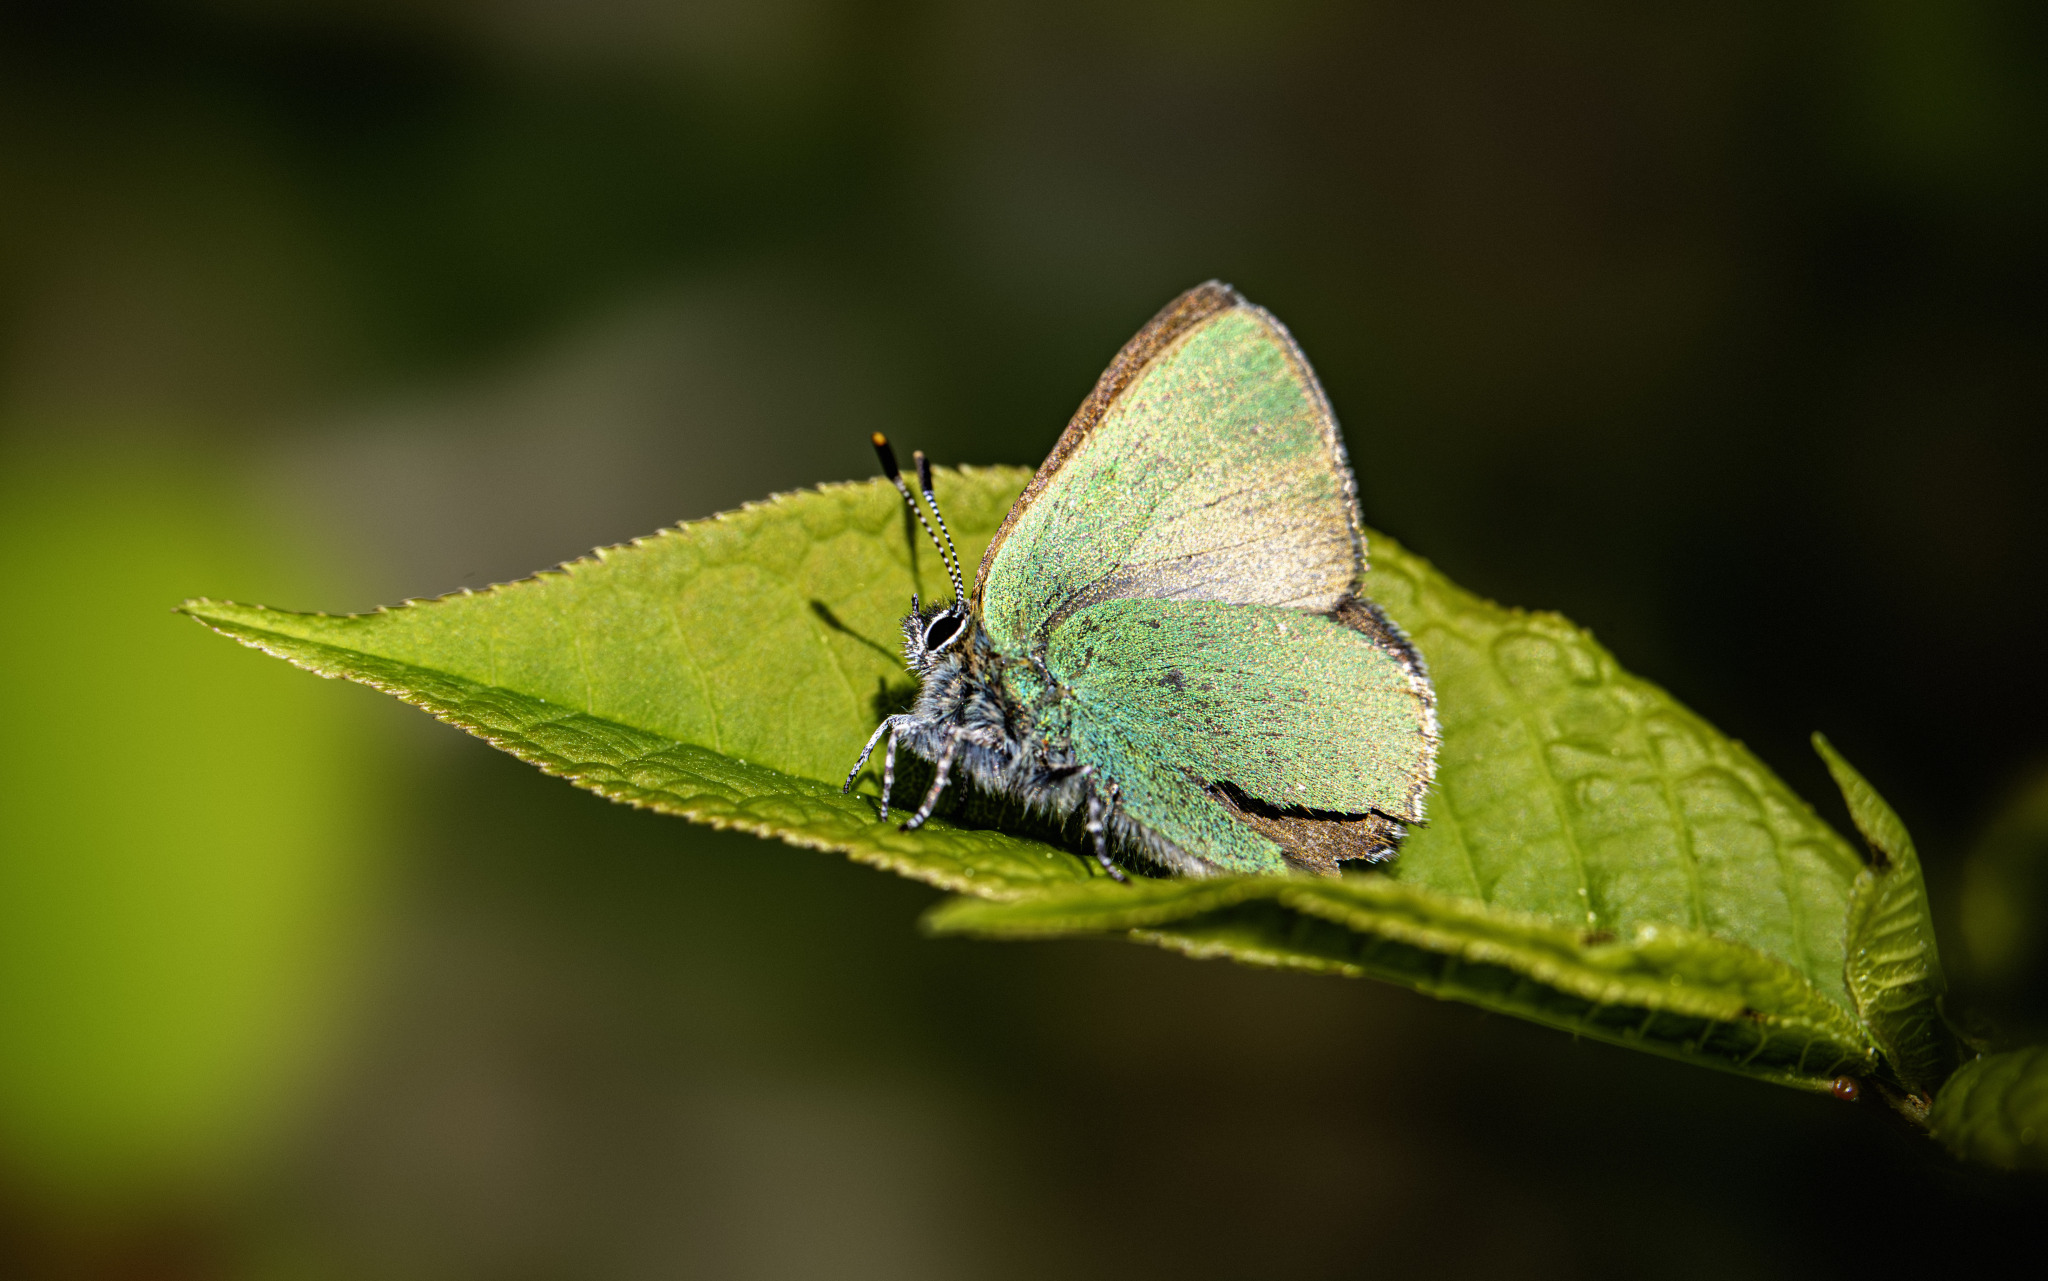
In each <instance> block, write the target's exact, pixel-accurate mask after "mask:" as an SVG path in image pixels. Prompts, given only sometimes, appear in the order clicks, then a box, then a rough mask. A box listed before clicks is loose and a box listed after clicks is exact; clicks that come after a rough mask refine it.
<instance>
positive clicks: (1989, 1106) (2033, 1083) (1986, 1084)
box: [1928, 1045, 2048, 1170]
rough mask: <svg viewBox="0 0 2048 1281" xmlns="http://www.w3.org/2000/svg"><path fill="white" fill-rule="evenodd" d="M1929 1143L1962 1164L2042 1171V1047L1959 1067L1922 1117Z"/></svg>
mask: <svg viewBox="0 0 2048 1281" xmlns="http://www.w3.org/2000/svg"><path fill="white" fill-rule="evenodd" d="M1928 1125H1929V1127H1930V1128H1931V1129H1932V1130H1933V1131H1934V1137H1935V1138H1937V1139H1940V1140H1941V1141H1942V1143H1944V1144H1945V1145H1947V1147H1948V1149H1949V1151H1951V1152H1954V1153H1955V1154H1956V1155H1957V1156H1959V1157H1961V1158H1963V1159H1964V1160H1966V1161H1975V1162H1977V1163H1979V1164H1981V1165H1991V1166H1997V1167H1999V1168H2001V1169H2006V1170H2048V1046H2044V1045H2036V1046H2030V1047H2028V1048H2026V1049H2023V1050H2012V1051H2009V1052H2007V1053H2004V1054H1991V1055H1986V1056H1985V1057H1984V1058H1981V1059H1976V1060H1973V1061H1971V1062H1969V1063H1965V1064H1964V1065H1963V1066H1962V1067H1960V1068H1957V1069H1956V1072H1955V1075H1953V1076H1951V1077H1950V1078H1949V1079H1948V1082H1947V1083H1946V1084H1945V1085H1943V1086H1942V1088H1941V1093H1940V1095H1939V1096H1937V1097H1936V1098H1935V1100H1934V1111H1933V1113H1932V1114H1931V1115H1930V1116H1929V1117H1928Z"/></svg>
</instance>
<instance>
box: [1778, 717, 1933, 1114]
mask: <svg viewBox="0 0 2048 1281" xmlns="http://www.w3.org/2000/svg"><path fill="white" fill-rule="evenodd" d="M1813 746H1814V750H1815V751H1817V752H1819V753H1820V755H1821V759H1822V760H1824V761H1826V762H1827V766H1828V772H1829V773H1830V774H1832V775H1834V779H1835V785H1836V786H1837V787H1839V788H1841V789H1842V799H1843V800H1844V801H1845V802H1847V803H1848V806H1849V817H1850V818H1851V819H1853V820H1854V821H1855V823H1856V827H1857V829H1858V830H1859V831H1861V832H1862V833H1863V837H1864V839H1865V840H1867V841H1869V842H1870V849H1871V862H1870V866H1869V867H1866V868H1865V869H1863V871H1862V872H1861V873H1859V874H1858V875H1857V877H1856V887H1855V890H1854V892H1853V894H1852V895H1851V897H1850V900H1849V930H1848V958H1847V966H1848V969H1847V973H1848V980H1849V993H1850V995H1851V996H1852V997H1854V999H1855V1001H1856V1008H1857V1010H1858V1011H1859V1012H1860V1013H1861V1014H1862V1016H1863V1022H1864V1024H1865V1025H1866V1026H1867V1027H1868V1028H1869V1029H1870V1033H1871V1035H1872V1036H1873V1037H1874V1038H1875V1039H1876V1041H1877V1043H1878V1046H1879V1047H1880V1048H1881V1049H1882V1050H1883V1051H1884V1056H1885V1061H1886V1062H1887V1063H1889V1064H1890V1065H1891V1068H1892V1070H1893V1071H1894V1072H1895V1073H1897V1074H1898V1077H1899V1080H1900V1081H1901V1082H1902V1083H1903V1084H1904V1085H1905V1086H1906V1088H1907V1089H1908V1090H1910V1091H1911V1092H1912V1093H1913V1094H1915V1095H1917V1096H1919V1100H1920V1101H1919V1102H1918V1103H1917V1104H1916V1105H1915V1106H1914V1107H1912V1108H1909V1109H1908V1115H1916V1114H1917V1113H1918V1112H1919V1111H1921V1110H1924V1106H1925V1100H1927V1099H1928V1098H1930V1097H1931V1096H1932V1095H1933V1093H1934V1091H1935V1090H1936V1089H1938V1088H1939V1087H1940V1085H1941V1083H1942V1081H1943V1079H1944V1078H1946V1077H1947V1076H1948V1074H1949V1072H1950V1071H1951V1070H1952V1069H1953V1068H1954V1067H1955V1061H1956V1052H1957V1047H1956V1042H1955V1038H1954V1037H1953V1036H1951V1035H1950V1033H1949V1030H1948V1024H1947V1022H1946V1021H1945V1020H1944V1019H1943V1018H1942V1014H1941V999H1942V996H1943V995H1944V994H1945V993H1946V992H1947V990H1948V982H1947V980H1946V979H1945V978H1944V977H1943V975H1942V971H1941V957H1940V955H1939V953H1938V952H1937V951H1936V950H1935V943H1934V920H1933V917H1932V916H1931V915H1929V913H1928V910H1927V886H1926V883H1925V881H1923V880H1922V878H1921V875H1920V856H1919V854H1918V852H1916V851H1915V850H1914V848H1913V838H1912V837H1911V836H1909V835H1908V834H1907V832H1906V825H1905V824H1904V823H1902V822H1900V821H1899V816H1898V814H1897V813H1896V812H1894V811H1893V809H1892V807H1891V806H1890V805H1888V804H1886V803H1885V800H1884V798H1883V797H1882V796H1879V795H1878V794H1877V789H1876V788H1873V787H1872V786H1871V785H1870V784H1869V783H1868V782H1867V781H1865V779H1864V777H1863V776H1862V775H1861V774H1859V773H1857V772H1856V770H1855V768H1854V767H1853V766H1851V765H1850V764H1849V762H1848V761H1846V760H1844V759H1843V757H1842V754H1841V753H1840V752H1838V751H1836V750H1835V749H1834V746H1833V745H1832V744H1831V743H1829V742H1828V740H1827V739H1826V738H1824V737H1822V736H1821V735H1819V734H1815V735H1814V736H1813Z"/></svg>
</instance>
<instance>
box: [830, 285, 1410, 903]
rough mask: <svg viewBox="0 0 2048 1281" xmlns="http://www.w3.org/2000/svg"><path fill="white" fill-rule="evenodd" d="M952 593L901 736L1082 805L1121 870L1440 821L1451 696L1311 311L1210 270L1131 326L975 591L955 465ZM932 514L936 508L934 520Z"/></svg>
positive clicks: (896, 477) (919, 467)
mask: <svg viewBox="0 0 2048 1281" xmlns="http://www.w3.org/2000/svg"><path fill="white" fill-rule="evenodd" d="M874 445H875V449H876V453H877V454H878V455H879V456H880V458H881V462H882V470H883V472H884V473H885V474H886V475H887V476H888V478H889V479H890V480H891V481H892V482H894V483H895V485H896V488H897V491H898V492H899V493H901V494H902V496H903V501H904V502H905V503H906V504H908V505H909V507H910V510H911V512H912V513H913V514H914V515H915V516H916V517H917V520H918V523H919V524H920V525H922V526H923V527H924V530H925V533H926V534H927V536H929V537H930V538H931V541H932V543H933V545H934V546H935V547H937V548H938V552H939V558H940V560H941V561H942V562H944V564H945V567H946V571H947V574H948V575H949V577H950V578H951V580H952V587H953V599H952V600H951V601H947V602H944V603H932V604H927V605H921V604H920V603H919V602H918V599H917V598H916V597H915V596H912V598H911V602H910V613H909V614H908V615H907V616H905V618H904V619H903V653H904V659H905V661H906V663H907V664H908V665H909V668H910V670H911V671H912V672H913V673H915V674H916V675H917V677H918V679H919V682H920V688H919V691H918V694H917V699H916V702H915V704H914V705H913V706H912V707H911V709H910V710H909V711H907V712H903V713H901V714H899V715H894V716H890V717H888V718H887V719H885V720H884V721H883V722H882V724H881V725H880V726H879V727H878V728H877V729H876V730H875V732H874V734H873V736H872V737H870V738H869V739H868V743H867V746H866V748H865V749H863V750H862V752H861V754H860V759H859V760H858V761H856V762H855V763H854V767H853V770H852V771H851V772H850V773H849V774H848V775H847V779H846V785H845V787H843V788H842V789H841V791H842V792H843V791H846V790H848V789H850V788H851V787H852V786H853V782H854V780H855V779H856V778H857V777H859V775H860V772H861V770H862V769H863V768H864V767H865V766H866V765H867V762H868V759H869V757H870V756H872V755H873V753H874V750H875V747H876V745H877V744H878V743H880V742H881V741H882V740H883V739H884V738H886V739H887V740H888V745H887V748H886V750H885V751H884V753H883V758H882V759H883V764H882V805H881V815H882V817H883V818H885V819H886V818H887V817H888V814H889V798H890V794H891V792H892V791H893V789H894V786H895V772H896V752H897V749H898V748H899V746H900V747H902V748H905V749H908V750H909V751H910V752H912V753H914V754H916V755H917V756H920V757H923V758H924V759H926V760H928V761H930V762H932V764H933V766H934V770H935V773H934V775H933V778H932V782H931V786H930V788H929V790H928V791H927V792H926V794H925V797H924V801H923V803H922V804H921V805H919V806H918V808H917V810H916V811H915V812H914V813H913V814H912V815H911V816H910V818H909V819H908V821H906V822H905V823H903V825H902V826H903V829H904V830H906V831H908V830H911V829H914V828H917V827H919V826H921V825H923V823H924V822H925V821H926V820H927V819H928V818H930V816H931V814H932V811H933V808H934V807H935V806H936V805H937V804H938V802H939V798H940V796H941V794H942V793H943V792H944V791H945V789H946V786H947V784H948V781H949V780H950V779H952V778H953V777H954V776H955V775H956V774H961V773H964V774H966V775H967V776H969V777H970V778H972V779H973V781H974V782H975V784H976V785H978V786H979V787H981V788H982V789H984V790H986V791H989V792H993V793H997V794H1000V795H1004V796H1008V797H1013V798H1016V799H1017V800H1020V801H1021V802H1023V803H1024V804H1025V805H1026V806H1027V807H1028V808H1031V809H1034V810H1039V811H1046V812H1049V813H1050V814H1052V815H1053V816H1055V817H1057V818H1059V819H1062V820H1065V819H1069V818H1071V816H1072V815H1074V814H1075V813H1076V812H1079V813H1081V814H1083V815H1084V816H1085V831H1086V833H1087V841H1088V843H1089V844H1090V846H1091V847H1092V852H1093V853H1094V855H1095V858H1096V860H1097V861H1098V862H1099V863H1100V864H1101V866H1102V868H1103V870H1104V871H1105V872H1107V873H1108V874H1109V875H1111V876H1114V877H1116V878H1117V879H1118V880H1123V879H1125V877H1124V875H1123V873H1122V871H1121V870H1119V863H1120V862H1123V863H1130V864H1132V865H1134V866H1135V865H1137V864H1139V863H1142V864H1146V865H1149V867H1150V869H1152V870H1155V871H1159V872H1165V873H1169V874H1172V873H1178V874H1182V875H1190V876H1206V875H1218V874H1230V873H1243V874H1262V873H1285V872H1289V871H1300V872H1310V873H1317V874H1321V875H1335V874H1336V873H1337V870H1338V864H1339V863H1340V862H1345V861H1351V860H1362V861H1364V862H1366V863H1378V862H1383V861H1385V860H1387V859H1389V858H1392V857H1393V856H1394V854H1395V853H1396V851H1397V850H1398V849H1399V846H1400V843H1401V839H1402V837H1403V835H1404V834H1405V833H1406V830H1407V825H1409V824H1413V823H1420V822H1422V821H1423V818H1424V800H1425V796H1426V794H1427V793H1428V791H1429V787H1430V781H1431V779H1432V778H1433V776H1434V774H1435V770H1436V756H1437V743H1438V738H1439V733H1438V727H1437V716H1436V694H1435V691H1434V689H1433V688H1432V686H1431V685H1430V681H1429V673H1428V670H1427V669H1426V667H1425V666H1424V664H1423V660H1422V657H1421V655H1420V654H1418V653H1417V652H1416V649H1415V647H1414V645H1412V644H1410V643H1409V641H1408V638H1407V637H1406V635H1404V634H1403V633H1402V631H1401V629H1400V628H1399V627H1398V626H1396V625H1395V624H1394V622H1393V620H1391V619H1389V618H1388V617H1387V616H1386V614H1385V613H1384V612H1382V611H1381V610H1380V609H1379V608H1378V607H1377V606H1376V605H1374V604H1373V603H1372V602H1371V601H1369V600H1367V599H1366V598H1365V596H1364V594H1363V587H1364V574H1365V567H1366V540H1365V532H1364V529H1363V527H1362V525H1361V523H1360V520H1359V514H1358V497H1357V484H1356V482H1355V480H1354V479H1353V477H1352V474H1351V468H1350V465H1349V463H1348V461H1347V460H1346V458H1345V454H1344V444H1343V440H1342V438H1341V437H1340V436H1339V434H1338V430H1337V421H1336V418H1335V416H1334V415H1333V414H1332V413H1331V411H1330V406H1329V401H1328V400H1327V398H1326V397H1325V396H1324V395H1323V390H1322V387H1321V386H1320V385H1319V384H1318V383H1317V381H1316V377H1315V374H1314V372H1313V371H1312V370H1311V369H1310V368H1309V364H1308V361H1307V359H1306V358H1305V357H1303V355H1302V354H1301V351H1300V349H1299V348H1298V347H1297V346H1296V345H1295V343H1294V340H1293V338H1292V337H1291V336H1290V335H1289V334H1288V332H1287V330H1286V329H1285V328H1284V327H1283V326H1282V325H1281V324H1280V322H1279V321H1278V320H1276V319H1274V318H1273V317H1272V316H1271V315H1270V314H1269V313H1267V312H1266V311H1265V310H1263V309H1262V308H1259V307H1256V306H1253V305H1252V304H1251V303H1249V302H1247V301H1245V299H1244V298H1243V297H1242V296H1241V295H1239V294H1238V292H1237V291H1236V290H1234V289H1232V288H1231V287H1230V286H1228V285H1225V284H1222V283H1221V282H1218V281H1210V282H1209V283H1207V284H1203V285H1199V286H1197V287H1195V288H1194V289H1191V290H1189V291H1188V292H1186V293H1184V294H1182V295H1181V296H1180V297H1178V298H1176V299H1174V300H1173V301H1172V302H1171V303H1169V304H1167V306H1166V308H1165V309H1164V310H1163V311H1161V312H1160V313H1159V314H1158V315H1157V316H1155V317H1154V318H1153V319H1152V321H1151V323H1150V324H1148V325H1146V326H1145V327H1144V329H1142V330H1140V331H1139V333H1138V335H1137V336H1136V337H1134V338H1132V339H1131V340H1130V342H1129V343H1127V344H1125V346H1124V348H1123V350H1122V351H1121V352H1119V353H1118V354H1117V357H1116V359H1115V360H1114V361H1112V362H1111V363H1110V366H1109V368H1108V370H1106V371H1105V372H1104V373H1103V375H1102V377H1101V379H1100V380H1099V381H1098V382H1097V383H1096V385H1095V390H1094V392H1093V393H1092V394H1091V395H1090V396H1089V397H1088V399H1087V400H1086V401H1084V402H1083V403H1082V405H1081V408H1080V409H1079V411H1077V412H1076V413H1075V414H1074V417H1073V419H1072V421H1071V422H1069V423H1068V425H1067V429H1066V432H1065V433H1064V434H1063V435H1061V437H1060V438H1059V441H1058V443H1057V444H1055V445H1054V446H1053V451H1052V454H1051V456H1050V457H1048V458H1047V459H1046V460H1045V463H1044V465H1043V466H1041V467H1040V468H1039V469H1038V473H1037V474H1036V475H1035V476H1033V477H1032V479H1031V483H1030V484H1029V485H1027V486H1026V487H1025V489H1024V492H1023V493H1022V494H1021V495H1020V496H1019V497H1018V498H1017V501H1016V503H1015V505H1014V506H1012V507H1011V508H1010V511H1009V515H1008V516H1007V517H1005V518H1004V520H1003V523H1002V526H1001V527H1000V528H999V529H998V530H997V531H996V535H995V539H994V541H993V542H991V543H990V544H989V548H988V552H987V554H986V555H984V556H983V557H982V558H981V565H980V568H979V570H978V571H977V572H976V574H975V577H974V590H973V592H972V593H969V592H968V590H967V587H966V584H965V582H964V579H963V575H962V572H961V566H960V558H959V553H958V551H957V550H956V549H955V547H954V544H953V538H952V532H951V530H949V529H948V528H947V526H946V523H945V517H944V516H943V515H942V514H941V513H940V511H939V505H938V498H937V495H936V494H935V493H934V491H933V488H932V476H931V465H930V463H929V461H928V460H927V459H926V458H925V456H924V454H923V452H922V451H920V452H918V453H917V454H916V455H915V458H914V463H915V468H916V475H917V481H918V486H919V490H920V492H921V493H922V495H923V498H924V500H925V508H920V507H919V505H918V503H917V500H916V498H915V497H913V496H912V493H911V490H910V487H909V485H908V484H907V483H906V482H905V480H904V478H903V475H902V473H901V470H900V469H899V467H898V465H897V462H896V458H895V454H894V452H893V450H892V449H891V448H890V446H889V443H888V441H887V440H886V439H885V438H884V437H883V436H881V435H880V434H877V435H876V436H875V437H874ZM926 509H928V510H929V513H930V516H929V519H927V517H926Z"/></svg>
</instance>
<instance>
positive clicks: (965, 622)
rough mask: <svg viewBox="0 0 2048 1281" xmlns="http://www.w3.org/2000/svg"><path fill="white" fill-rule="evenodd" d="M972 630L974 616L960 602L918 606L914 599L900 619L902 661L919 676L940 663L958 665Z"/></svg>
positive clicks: (913, 598)
mask: <svg viewBox="0 0 2048 1281" xmlns="http://www.w3.org/2000/svg"><path fill="white" fill-rule="evenodd" d="M973 629H974V615H973V613H972V612H971V611H970V610H969V609H968V608H967V606H966V605H964V604H962V603H960V602H959V601H957V600H956V601H949V602H947V603H946V604H943V605H939V604H932V605H919V604H918V601H917V597H915V596H913V597H911V598H910V612H909V613H908V614H905V615H904V616H903V661H904V662H905V663H906V664H908V665H909V667H910V670H911V671H913V672H917V673H918V674H920V675H923V674H925V673H927V672H930V671H931V670H932V669H933V668H934V667H937V666H939V665H941V664H943V663H956V664H957V663H958V662H960V655H962V654H964V653H965V652H966V650H967V645H966V641H967V637H968V633H969V632H971V631H973Z"/></svg>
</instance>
